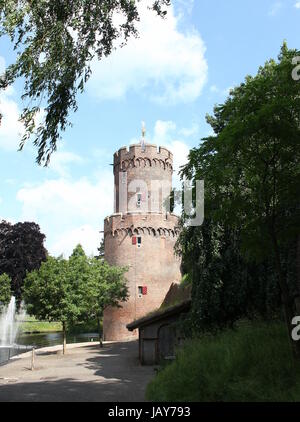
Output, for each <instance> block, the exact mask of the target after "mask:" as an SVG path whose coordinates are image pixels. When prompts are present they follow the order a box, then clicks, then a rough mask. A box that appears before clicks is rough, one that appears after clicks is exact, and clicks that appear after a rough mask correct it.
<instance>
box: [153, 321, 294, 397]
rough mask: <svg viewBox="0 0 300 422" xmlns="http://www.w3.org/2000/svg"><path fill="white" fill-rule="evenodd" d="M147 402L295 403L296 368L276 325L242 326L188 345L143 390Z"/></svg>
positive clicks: (283, 333)
mask: <svg viewBox="0 0 300 422" xmlns="http://www.w3.org/2000/svg"><path fill="white" fill-rule="evenodd" d="M146 397H147V399H148V400H150V401H171V402H176V401H182V402H184V401H190V402H232V401H241V402H247V401H255V402H256V401H269V402H281V401H300V363H299V365H297V366H296V365H295V364H294V362H293V359H292V356H291V349H290V345H289V340H288V335H287V332H286V328H285V326H284V325H283V324H282V323H274V322H273V323H243V324H241V325H240V326H239V327H238V328H237V329H236V330H227V331H225V332H223V333H220V334H218V335H216V336H212V335H204V336H203V337H201V338H199V339H195V340H190V341H189V342H187V343H186V344H185V346H184V347H183V348H182V349H181V350H179V351H178V352H177V357H176V360H175V361H174V362H173V363H171V364H168V365H167V366H165V367H162V368H161V370H160V371H159V372H158V374H157V376H156V377H155V378H154V380H153V381H152V382H151V383H150V384H149V385H148V387H147V394H146Z"/></svg>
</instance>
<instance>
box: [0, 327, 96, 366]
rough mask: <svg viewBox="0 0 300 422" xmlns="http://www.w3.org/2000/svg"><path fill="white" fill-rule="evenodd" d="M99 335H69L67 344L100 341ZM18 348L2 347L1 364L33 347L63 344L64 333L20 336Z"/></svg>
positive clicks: (0, 352) (0, 348)
mask: <svg viewBox="0 0 300 422" xmlns="http://www.w3.org/2000/svg"><path fill="white" fill-rule="evenodd" d="M98 338H99V337H98V334H97V333H81V334H72V333H68V334H67V343H85V342H90V341H98ZM16 343H17V345H18V346H16V347H0V364H3V363H5V362H7V361H8V360H9V359H10V358H11V357H13V356H15V355H18V354H20V353H24V352H26V351H28V350H31V349H32V347H35V348H36V349H40V348H42V347H48V346H56V345H58V344H62V343H63V334H62V332H52V333H37V334H20V335H19V336H18V337H17V341H16Z"/></svg>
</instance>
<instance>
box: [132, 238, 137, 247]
mask: <svg viewBox="0 0 300 422" xmlns="http://www.w3.org/2000/svg"><path fill="white" fill-rule="evenodd" d="M132 244H133V245H136V237H135V236H133V238H132Z"/></svg>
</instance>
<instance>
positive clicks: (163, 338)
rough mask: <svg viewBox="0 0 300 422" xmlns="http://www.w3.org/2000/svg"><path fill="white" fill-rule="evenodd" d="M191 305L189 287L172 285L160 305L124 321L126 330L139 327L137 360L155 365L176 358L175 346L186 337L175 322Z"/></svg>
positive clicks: (143, 363)
mask: <svg viewBox="0 0 300 422" xmlns="http://www.w3.org/2000/svg"><path fill="white" fill-rule="evenodd" d="M190 308H191V286H189V285H188V286H182V285H178V284H172V286H171V287H170V289H169V291H168V293H167V295H166V297H165V299H164V301H163V303H162V305H161V307H160V309H159V310H157V311H156V312H152V313H150V314H149V315H146V316H144V317H142V318H140V319H137V320H136V321H133V322H131V323H130V324H127V329H128V330H129V331H133V330H136V329H138V330H139V360H140V363H141V364H142V365H154V364H158V363H160V362H161V361H163V360H166V359H167V360H172V359H174V358H175V351H176V348H178V347H179V346H181V345H182V344H183V342H184V340H185V337H184V333H183V332H182V329H181V328H180V324H178V322H179V320H180V319H181V320H182V319H183V318H184V317H185V316H186V314H187V313H188V312H189V310H190Z"/></svg>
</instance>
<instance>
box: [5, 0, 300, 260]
mask: <svg viewBox="0 0 300 422" xmlns="http://www.w3.org/2000/svg"><path fill="white" fill-rule="evenodd" d="M145 2H146V3H147V0H142V3H145ZM299 19H300V1H297V0H284V1H274V0H243V1H241V0H194V1H193V0H174V1H173V6H172V8H171V9H170V10H169V13H168V17H167V20H166V21H161V19H159V18H157V17H155V16H154V15H153V13H152V12H149V11H147V9H146V8H144V7H142V8H141V23H140V25H139V31H140V38H139V39H138V40H132V41H131V42H130V43H129V45H128V46H127V47H125V48H123V49H121V50H117V51H116V52H114V53H113V54H112V56H110V57H109V58H108V59H105V60H103V61H101V62H95V63H93V75H92V78H91V80H90V81H89V84H88V86H87V90H86V92H85V93H84V94H83V95H81V96H79V97H78V104H79V110H78V112H77V113H76V114H75V115H73V116H72V123H73V127H72V128H69V129H68V130H67V131H66V132H65V133H64V134H63V139H62V142H61V144H60V146H59V149H58V152H57V153H55V154H54V155H53V158H52V161H51V164H50V167H49V168H43V167H39V166H38V165H37V164H36V163H35V155H36V151H35V149H34V147H33V146H32V145H30V144H28V145H26V147H25V149H24V150H23V151H22V152H18V151H17V147H18V142H19V140H20V134H21V133H22V130H23V129H22V126H21V124H20V123H19V122H18V115H19V113H20V110H21V106H22V102H21V100H20V96H21V90H20V84H16V86H14V87H13V88H12V89H9V90H8V91H7V92H5V93H2V94H0V111H1V112H2V114H3V115H4V118H3V121H2V125H1V127H0V176H1V177H0V218H3V219H6V220H9V221H13V222H17V221H25V220H26V221H35V222H37V223H38V224H40V226H41V230H42V231H43V232H44V233H45V234H46V236H47V241H46V247H47V248H48V250H49V252H50V253H52V254H54V255H58V254H61V253H64V254H65V255H68V254H69V253H70V252H71V250H72V248H73V247H75V245H76V244H77V243H79V242H81V243H82V244H83V246H84V248H85V249H86V251H87V252H88V253H95V252H96V249H97V246H98V245H99V243H100V234H99V231H100V230H102V228H103V219H104V217H105V216H106V215H109V214H110V213H112V212H113V178H112V167H111V166H110V163H112V155H113V153H114V151H115V150H117V149H118V148H120V147H121V146H124V145H129V144H130V143H132V142H138V141H139V138H140V133H141V121H145V122H146V128H147V135H146V138H147V141H149V142H154V143H157V144H159V145H165V146H167V147H169V148H170V149H171V150H172V151H173V152H174V155H175V167H176V168H177V169H178V167H179V166H180V165H182V164H184V163H185V161H186V157H187V154H188V151H189V149H190V148H192V147H194V146H197V145H198V144H199V142H200V139H201V138H202V137H205V136H207V135H208V134H209V133H210V128H209V127H208V126H207V124H206V122H205V114H206V113H211V112H212V109H213V106H214V105H215V104H217V103H222V102H223V101H224V100H225V98H226V96H227V93H228V90H229V89H230V87H233V86H235V85H237V84H239V83H240V82H241V81H242V80H243V79H244V77H245V76H246V75H247V74H254V73H255V72H256V71H257V69H258V67H259V66H260V65H262V64H263V63H264V62H265V61H266V60H267V59H269V58H271V57H273V58H275V57H277V55H278V53H279V49H280V46H281V44H282V42H283V40H284V39H286V40H287V42H288V45H289V47H291V48H299V41H300V37H299ZM12 59H13V55H12V51H11V46H10V44H9V41H8V40H7V39H2V40H0V72H2V71H3V68H4V66H5V64H9V63H10V62H11V61H12ZM175 183H176V175H175Z"/></svg>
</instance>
